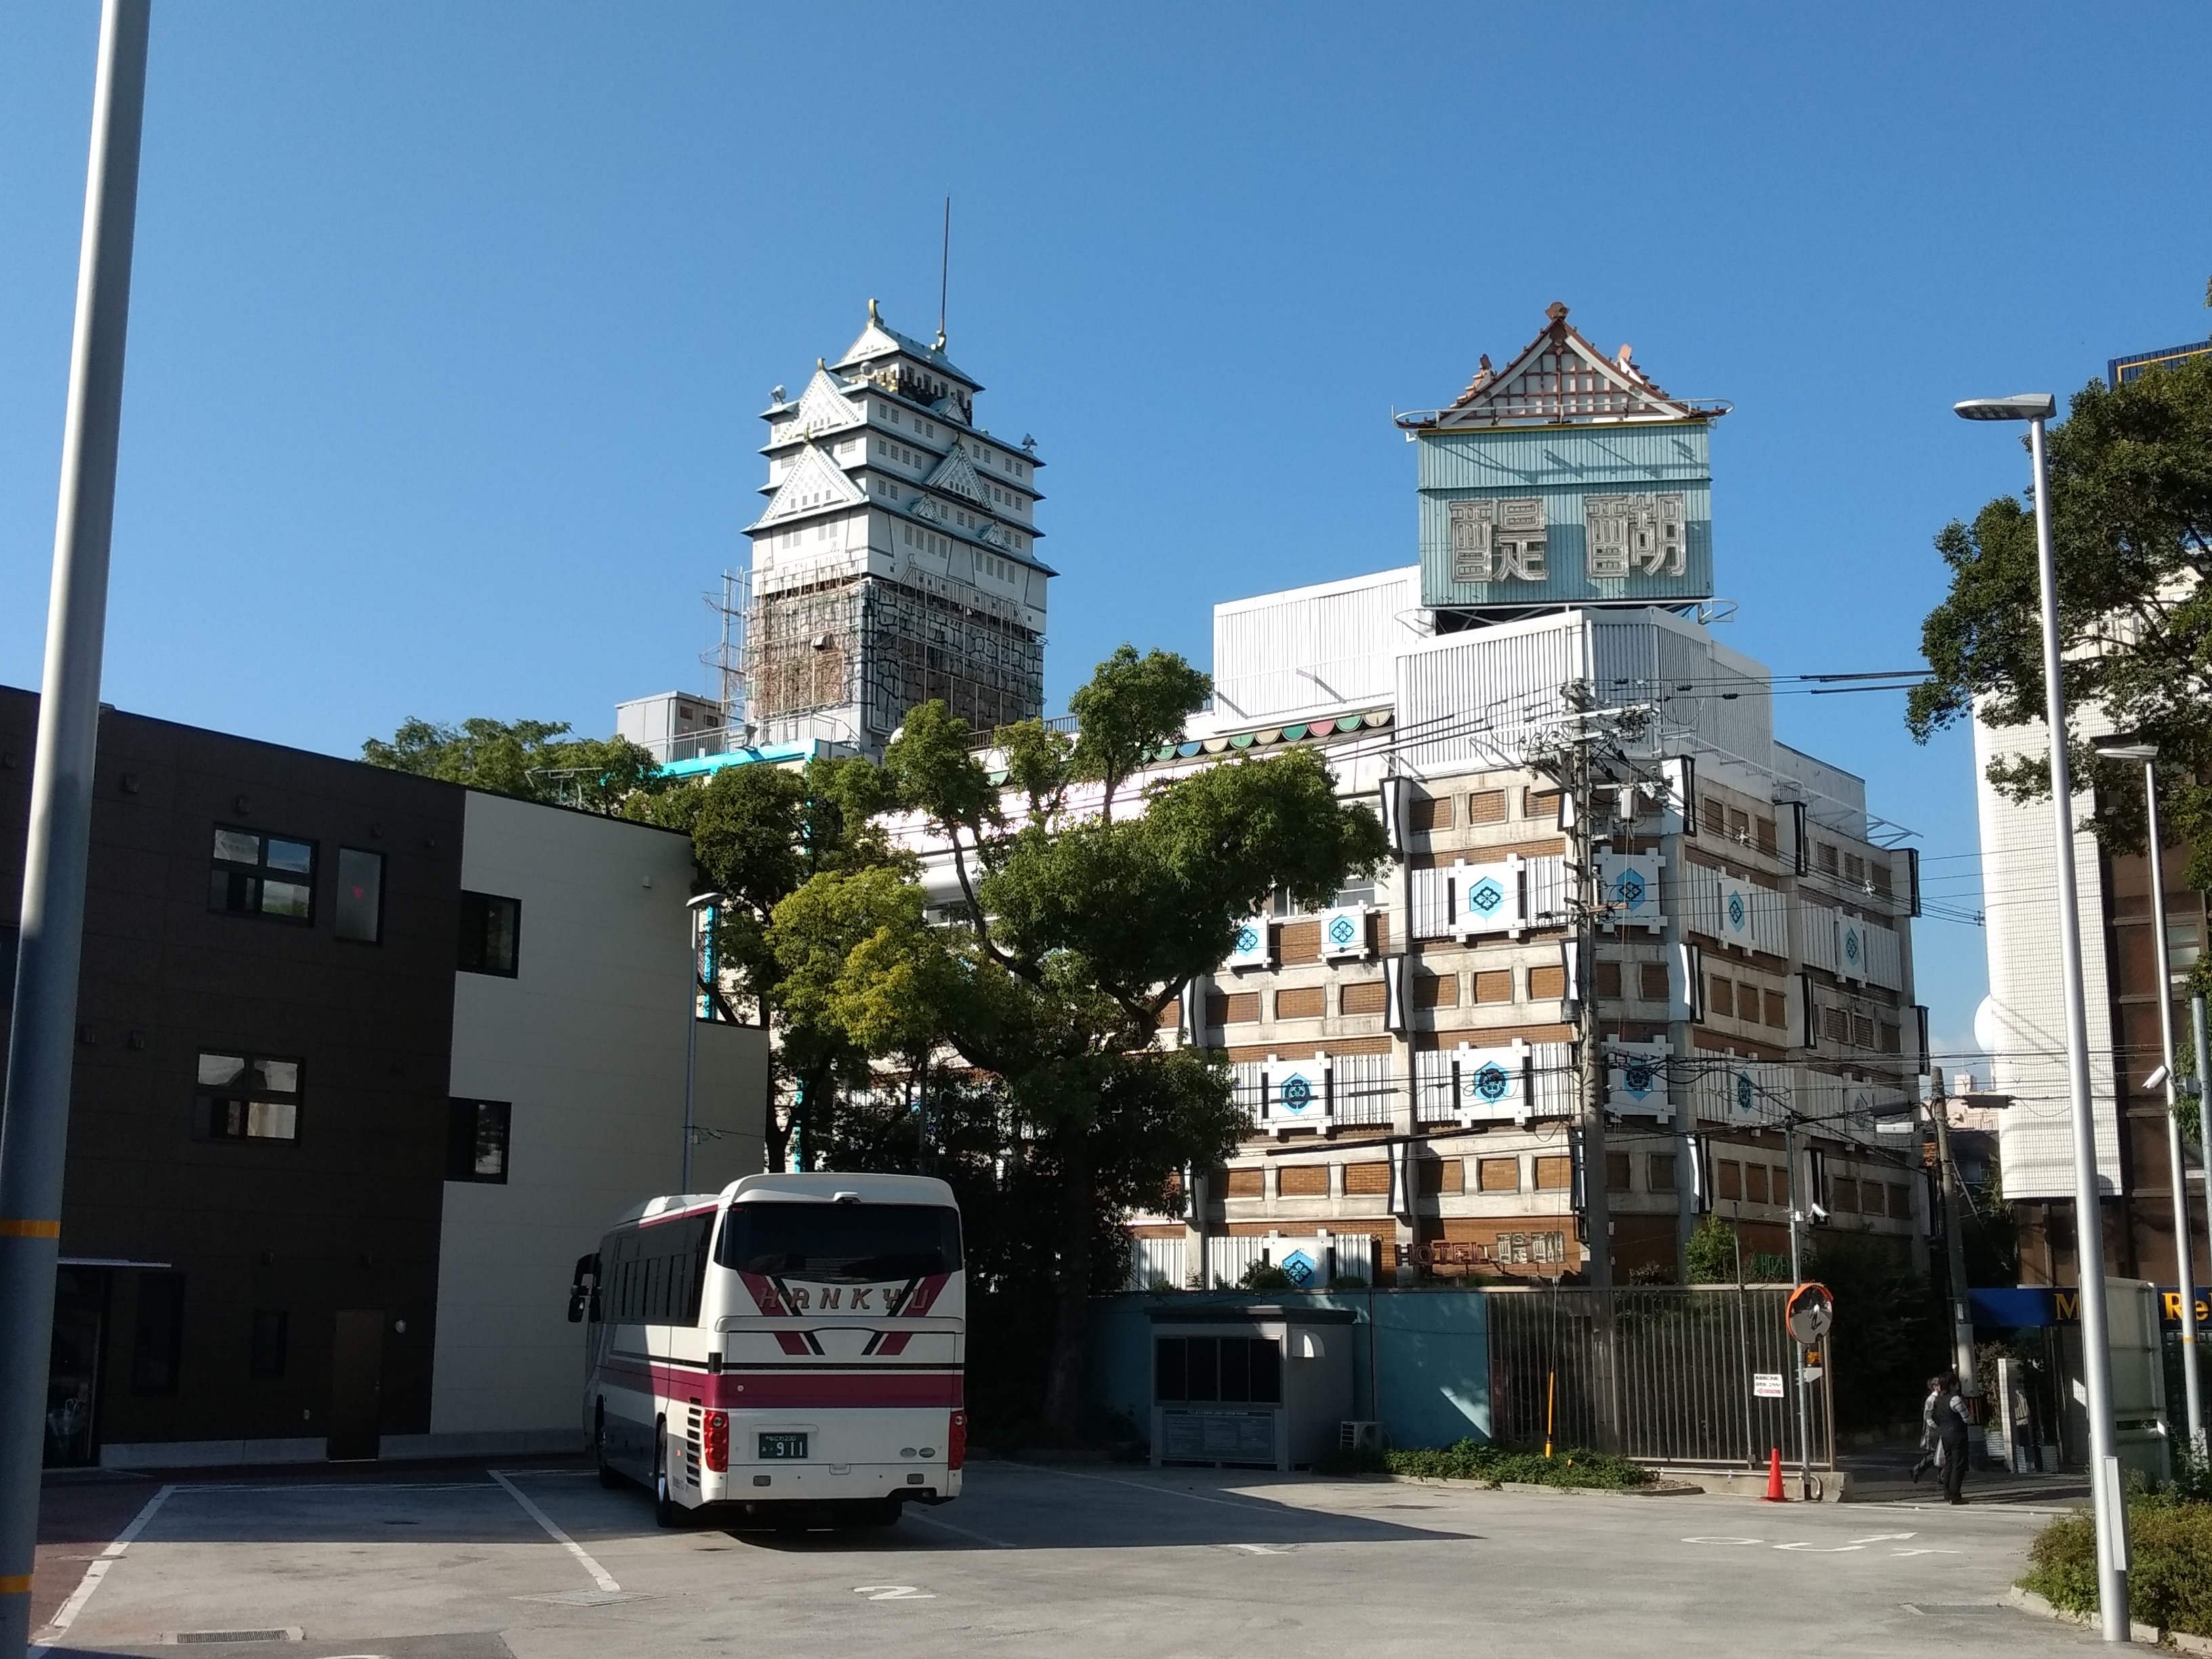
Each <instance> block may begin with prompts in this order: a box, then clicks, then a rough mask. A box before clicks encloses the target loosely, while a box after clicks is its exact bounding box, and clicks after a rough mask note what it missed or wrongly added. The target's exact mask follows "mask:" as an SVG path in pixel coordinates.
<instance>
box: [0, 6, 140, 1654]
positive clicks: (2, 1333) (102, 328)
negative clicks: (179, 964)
mask: <svg viewBox="0 0 2212 1659" xmlns="http://www.w3.org/2000/svg"><path fill="white" fill-rule="evenodd" d="M149 7H150V0H106V4H105V5H104V6H103V7H102V9H101V12H100V67H99V71H98V78H97V79H96V80H95V82H94V88H93V102H92V153H91V159H90V161H89V162H88V165H87V167H86V176H85V187H84V240H83V244H82V249H81V251H80V253H79V256H78V263H77V293H76V330H75V335H74V337H73V339H72V341H71V343H70V387H69V408H68V410H67V413H66V415H65V416H64V425H63V428H62V474H61V498H60V505H59V507H58V510H57V513H56V515H55V524H54V574H53V586H52V595H51V598H50V599H49V601H48V609H47V613H46V678H45V681H44V683H43V685H42V688H41V692H40V700H39V737H38V747H37V750H36V753H35V757H34V759H33V763H32V767H33V769H32V774H31V812H30V825H29V834H28V836H27V842H26V845H25V848H24V860H23V910H22V924H23V931H22V939H21V943H20V945H19V946H18V949H17V954H16V969H15V1012H14V1024H13V1026H12V1028H11V1030H12V1032H13V1035H12V1037H11V1039H10V1044H9V1051H8V1073H7V1085H6V1094H5V1097H4V1098H5V1102H6V1104H5V1107H4V1112H0V1659H21V1656H22V1654H23V1653H24V1651H25V1650H26V1648H27V1646H28V1644H29V1642H30V1634H31V1631H30V1624H31V1565H32V1560H33V1554H34V1553H35V1551H36V1548H37V1545H38V1532H39V1479H40V1464H41V1463H42V1462H44V1459H45V1450H46V1445H45V1440H46V1436H45V1430H46V1366H47V1359H48V1354H49V1349H50V1346H51V1344H52V1337H53V1317H54V1268H55V1263H56V1261H57V1258H58V1256H59V1255H60V1253H61V1213H62V1173H63V1164H64V1157H65V1155H66V1152H67V1150H68V1143H69V1108H70V1068H71V1065H72V1062H73V1060H74V1058H75V1054H76V988H77V969H78V963H79V959H80V957H81V955H82V948H83V942H84V883H85V870H86V866H87V865H88V862H89V860H90V854H91V833H92V774H93V764H94V759H95V757H96V753H97V749H98V744H99V739H100V653H101V649H102V647H103V645H104V644H105V635H106V621H107V555H108V543H109V538H110V536H111V534H112V531H113V529H114V523H115V466H116V448H117V443H118V437H119V435H120V433H121V428H122V419H123V355H124V338H125V332H126V331H127V329H128V326H129V323H130V316H131V233H132V230H133V228H134V227H135V222H136V218H137V206H138V138H139V131H140V127H141V125H142V121H143V116H144V113H145V106H146V36H147V29H148V24H149Z"/></svg>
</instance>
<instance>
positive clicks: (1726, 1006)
mask: <svg viewBox="0 0 2212 1659" xmlns="http://www.w3.org/2000/svg"><path fill="white" fill-rule="evenodd" d="M1705 1004H1706V1007H1707V1010H1708V1012H1711V1013H1714V1014H1717V1015H1718V1016H1719V1017H1720V1018H1723V1019H1734V1018H1735V981H1733V980H1726V979H1723V978H1722V977H1721V976H1720V975H1718V974H1715V975H1713V976H1712V978H1711V981H1710V982H1709V983H1708V984H1707V986H1706V987H1705Z"/></svg>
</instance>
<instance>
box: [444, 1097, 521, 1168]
mask: <svg viewBox="0 0 2212 1659" xmlns="http://www.w3.org/2000/svg"><path fill="white" fill-rule="evenodd" d="M513 1120H514V1107H513V1103H511V1102H508V1101H504V1100H451V1101H448V1102H447V1103H446V1179H447V1180H448V1181H484V1182H497V1183H499V1184H500V1185H502V1186H503V1185H505V1184H506V1182H507V1132H508V1130H509V1129H510V1128H511V1127H513Z"/></svg>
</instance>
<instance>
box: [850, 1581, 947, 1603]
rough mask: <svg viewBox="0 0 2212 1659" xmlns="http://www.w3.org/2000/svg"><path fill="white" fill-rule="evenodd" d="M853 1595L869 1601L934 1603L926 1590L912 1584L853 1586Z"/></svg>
mask: <svg viewBox="0 0 2212 1659" xmlns="http://www.w3.org/2000/svg"><path fill="white" fill-rule="evenodd" d="M853 1594H854V1595H865V1596H866V1597H867V1598H868V1600H870V1601H935V1600H936V1599H937V1597H936V1595H934V1594H933V1592H931V1591H929V1590H926V1589H915V1587H914V1586H913V1585H912V1584H855V1585H854V1586H853Z"/></svg>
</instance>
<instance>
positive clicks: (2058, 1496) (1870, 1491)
mask: <svg viewBox="0 0 2212 1659" xmlns="http://www.w3.org/2000/svg"><path fill="white" fill-rule="evenodd" d="M1919 1455H1920V1452H1919V1449H1917V1447H1912V1446H1881V1447H1873V1448H1869V1449H1866V1450H1864V1451H1848V1452H1845V1453H1844V1455H1843V1456H1842V1457H1841V1458H1840V1459H1839V1460H1838V1461H1839V1462H1841V1464H1842V1466H1843V1468H1844V1469H1845V1470H1846V1471H1847V1472H1848V1473H1849V1474H1850V1494H1849V1496H1848V1497H1847V1498H1845V1500H1844V1501H1845V1502H1847V1503H1852V1504H1931V1505H1932V1504H1941V1503H1942V1501H1943V1478H1942V1474H1941V1473H1940V1472H1939V1471H1937V1470H1935V1469H1930V1470H1929V1471H1928V1473H1927V1474H1923V1475H1922V1476H1921V1477H1920V1482H1919V1484H1918V1485H1917V1486H1915V1485H1914V1484H1913V1481H1912V1465H1913V1462H1914V1461H1915V1460H1916V1459H1917V1458H1918V1457H1919ZM1965 1497H1966V1501H1967V1502H1968V1503H1969V1504H2005V1505H2008V1506H2011V1507H2015V1508H2025V1509H2038V1510H2046V1509H2047V1510H2063V1509H2069V1508H2071V1507H2072V1506H2073V1505H2075V1504H2086V1503H2087V1502H2088V1501H2089V1477H2088V1475H2087V1474H2086V1473H2083V1472H2081V1471H2080V1470H2075V1469H2062V1470H2059V1471H2058V1472H2057V1473H2056V1474H2008V1473H2007V1472H2006V1471H2004V1470H2002V1469H1996V1468H1990V1467H1989V1466H1988V1464H1987V1463H1986V1462H1984V1460H1983V1459H1981V1458H1979V1457H1977V1458H1976V1459H1975V1460H1974V1462H1973V1463H1972V1465H1971V1466H1970V1467H1969V1468H1968V1469H1967V1471H1966V1490H1965Z"/></svg>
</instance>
